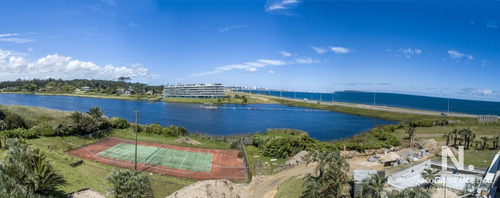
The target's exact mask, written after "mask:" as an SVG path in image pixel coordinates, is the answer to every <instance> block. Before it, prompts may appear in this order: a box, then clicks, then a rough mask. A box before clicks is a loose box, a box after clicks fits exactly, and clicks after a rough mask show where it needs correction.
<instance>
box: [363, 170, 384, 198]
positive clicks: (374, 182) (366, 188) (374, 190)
mask: <svg viewBox="0 0 500 198" xmlns="http://www.w3.org/2000/svg"><path fill="white" fill-rule="evenodd" d="M386 183H387V178H380V176H379V175H378V174H370V177H368V178H365V179H364V180H363V181H361V184H360V186H359V189H358V192H357V193H356V197H372V198H382V192H383V191H382V190H383V188H384V185H385V184H386Z"/></svg>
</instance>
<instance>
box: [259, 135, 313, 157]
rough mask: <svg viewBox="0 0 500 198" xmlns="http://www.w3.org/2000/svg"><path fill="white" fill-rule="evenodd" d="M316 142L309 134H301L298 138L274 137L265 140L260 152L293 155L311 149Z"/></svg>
mask: <svg viewBox="0 0 500 198" xmlns="http://www.w3.org/2000/svg"><path fill="white" fill-rule="evenodd" d="M317 142H318V141H317V140H315V139H312V138H310V137H309V136H301V137H300V138H282V137H274V138H271V139H269V140H268V141H267V143H266V144H265V146H263V147H262V149H261V152H262V154H263V155H264V156H268V157H277V158H286V157H290V156H294V155H295V154H297V153H298V152H300V151H302V150H306V151H309V150H312V149H313V148H315V147H316V143H317Z"/></svg>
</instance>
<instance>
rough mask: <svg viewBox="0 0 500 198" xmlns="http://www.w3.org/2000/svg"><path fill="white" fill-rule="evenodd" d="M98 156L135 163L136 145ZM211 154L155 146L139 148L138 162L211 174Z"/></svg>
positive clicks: (115, 148) (111, 149)
mask: <svg viewBox="0 0 500 198" xmlns="http://www.w3.org/2000/svg"><path fill="white" fill-rule="evenodd" d="M97 155H100V156H104V157H110V158H114V159H119V160H124V161H129V162H134V161H135V145H133V144H127V143H120V144H117V145H115V146H113V147H111V148H108V149H106V150H104V151H101V152H100V153H98V154H97ZM212 157H213V154H211V153H198V152H189V151H181V150H173V149H166V148H161V147H154V146H141V145H138V146H137V162H139V163H147V164H152V165H158V166H163V167H170V168H177V169H184V170H191V171H200V172H210V170H211V167H212Z"/></svg>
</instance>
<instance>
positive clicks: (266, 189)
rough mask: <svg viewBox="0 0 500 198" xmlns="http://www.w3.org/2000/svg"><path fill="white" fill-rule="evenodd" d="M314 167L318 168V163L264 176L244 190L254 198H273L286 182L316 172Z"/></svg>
mask: <svg viewBox="0 0 500 198" xmlns="http://www.w3.org/2000/svg"><path fill="white" fill-rule="evenodd" d="M314 167H316V163H310V164H309V165H307V166H306V165H305V164H301V165H298V166H295V167H293V168H291V169H288V170H285V171H282V172H279V173H276V174H274V175H270V176H263V177H261V178H258V179H255V180H254V181H252V183H250V184H248V186H246V187H244V188H245V190H247V191H248V193H250V194H251V195H252V197H256V198H262V197H264V198H272V197H274V195H275V194H276V192H277V191H276V189H277V188H278V186H279V185H280V184H281V183H283V182H284V181H285V180H287V179H289V178H291V177H293V176H299V175H302V174H307V173H312V172H313V171H314Z"/></svg>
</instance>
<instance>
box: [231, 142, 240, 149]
mask: <svg viewBox="0 0 500 198" xmlns="http://www.w3.org/2000/svg"><path fill="white" fill-rule="evenodd" d="M229 148H231V149H239V148H240V144H238V141H234V142H233V143H231V146H229Z"/></svg>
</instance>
